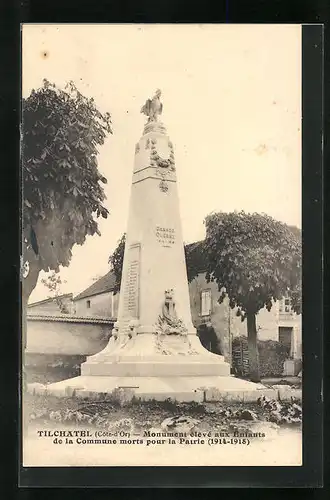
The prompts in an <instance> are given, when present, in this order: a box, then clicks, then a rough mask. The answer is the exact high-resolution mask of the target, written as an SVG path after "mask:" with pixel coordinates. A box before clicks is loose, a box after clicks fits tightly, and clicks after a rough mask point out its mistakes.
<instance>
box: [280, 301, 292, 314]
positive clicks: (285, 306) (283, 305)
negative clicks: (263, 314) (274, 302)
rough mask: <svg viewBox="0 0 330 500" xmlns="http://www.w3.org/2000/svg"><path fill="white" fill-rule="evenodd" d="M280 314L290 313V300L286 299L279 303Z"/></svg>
mask: <svg viewBox="0 0 330 500" xmlns="http://www.w3.org/2000/svg"><path fill="white" fill-rule="evenodd" d="M280 312H281V313H283V312H284V313H291V312H292V311H291V299H290V298H288V297H286V298H284V299H282V300H281V301H280Z"/></svg>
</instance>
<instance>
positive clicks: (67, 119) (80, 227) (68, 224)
mask: <svg viewBox="0 0 330 500" xmlns="http://www.w3.org/2000/svg"><path fill="white" fill-rule="evenodd" d="M109 133H112V130H111V118H110V114H109V113H105V114H102V113H101V112H100V111H99V110H98V109H97V108H96V106H95V104H94V100H93V99H92V98H87V97H84V96H83V95H82V94H81V93H80V92H79V91H78V89H77V88H76V86H75V85H74V83H73V82H70V83H69V84H68V85H67V86H66V88H65V90H61V89H58V88H56V86H55V85H54V84H50V83H49V82H48V81H47V80H44V82H43V86H42V87H41V88H40V89H38V90H32V92H31V94H30V96H29V97H28V98H26V99H23V105H22V181H23V200H22V203H23V214H22V215H23V223H22V226H23V227H22V230H23V249H22V252H23V264H24V267H25V272H24V274H23V283H22V302H23V304H22V305H23V313H24V311H26V305H27V302H28V299H29V297H30V294H31V292H32V290H33V289H34V288H35V286H36V284H37V280H38V276H39V273H40V271H41V270H43V271H45V272H46V273H47V272H49V271H51V270H53V271H55V272H56V273H57V272H58V271H59V267H60V266H68V265H69V263H70V259H71V256H72V247H73V246H74V245H75V244H78V245H82V244H83V243H84V242H85V239H86V236H87V235H94V234H95V233H96V234H98V235H100V232H99V230H98V224H97V221H96V220H95V219H94V217H95V216H96V218H98V217H100V216H102V217H104V218H106V217H107V215H108V210H107V209H106V208H105V207H104V206H103V204H102V203H103V201H104V200H105V193H104V189H103V187H102V185H101V184H100V183H106V182H107V180H106V178H105V177H104V176H103V175H101V174H100V172H99V171H98V164H97V155H98V146H100V145H102V144H103V143H104V140H105V138H106V136H107V135H108V134H109ZM24 328H25V321H24V320H23V330H24ZM23 333H24V332H23Z"/></svg>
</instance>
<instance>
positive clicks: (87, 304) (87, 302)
mask: <svg viewBox="0 0 330 500" xmlns="http://www.w3.org/2000/svg"><path fill="white" fill-rule="evenodd" d="M86 306H87V309H90V308H91V301H90V300H87V301H86Z"/></svg>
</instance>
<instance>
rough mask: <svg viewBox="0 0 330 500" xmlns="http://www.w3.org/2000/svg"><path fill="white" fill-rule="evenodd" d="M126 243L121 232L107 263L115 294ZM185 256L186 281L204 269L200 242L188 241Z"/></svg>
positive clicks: (118, 285)
mask: <svg viewBox="0 0 330 500" xmlns="http://www.w3.org/2000/svg"><path fill="white" fill-rule="evenodd" d="M125 243H126V233H125V234H123V236H122V237H121V239H120V240H119V241H118V243H117V247H116V249H115V251H114V252H113V253H112V254H111V255H110V257H109V261H108V263H109V264H110V267H111V270H112V271H113V272H114V273H115V279H116V281H115V285H114V289H113V293H114V294H116V293H118V292H119V291H120V283H121V276H122V269H123V262H124V252H125ZM184 250H185V257H186V266H187V275H188V281H189V282H190V281H192V280H193V279H194V278H195V277H196V276H197V275H198V273H200V272H201V271H202V270H203V269H204V267H203V266H204V263H203V257H202V242H201V241H198V242H196V243H190V244H187V245H185V247H184Z"/></svg>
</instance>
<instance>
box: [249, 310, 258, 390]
mask: <svg viewBox="0 0 330 500" xmlns="http://www.w3.org/2000/svg"><path fill="white" fill-rule="evenodd" d="M246 319H247V333H248V349H249V372H250V380H251V381H252V382H260V373H259V355H258V346H257V325H256V315H255V314H254V313H247V317H246Z"/></svg>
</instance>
